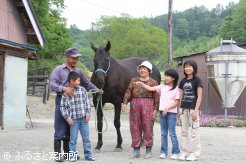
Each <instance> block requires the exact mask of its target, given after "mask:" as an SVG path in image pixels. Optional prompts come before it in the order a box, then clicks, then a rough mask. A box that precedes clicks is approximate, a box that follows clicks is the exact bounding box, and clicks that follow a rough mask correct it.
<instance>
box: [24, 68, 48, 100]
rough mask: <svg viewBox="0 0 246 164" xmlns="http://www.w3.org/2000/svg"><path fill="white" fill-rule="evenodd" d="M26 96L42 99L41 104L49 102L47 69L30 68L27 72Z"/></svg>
mask: <svg viewBox="0 0 246 164" xmlns="http://www.w3.org/2000/svg"><path fill="white" fill-rule="evenodd" d="M27 78H28V79H27V95H32V96H39V97H43V103H44V104H46V102H47V100H49V86H48V83H49V76H48V68H47V67H45V68H32V69H29V70H28V77H27Z"/></svg>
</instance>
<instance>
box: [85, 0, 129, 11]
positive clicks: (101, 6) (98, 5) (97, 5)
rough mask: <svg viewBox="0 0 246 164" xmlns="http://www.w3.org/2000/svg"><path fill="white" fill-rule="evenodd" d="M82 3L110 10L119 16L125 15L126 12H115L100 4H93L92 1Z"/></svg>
mask: <svg viewBox="0 0 246 164" xmlns="http://www.w3.org/2000/svg"><path fill="white" fill-rule="evenodd" d="M82 1H84V2H85V3H87V4H90V5H92V6H96V7H99V8H102V9H105V10H109V11H112V12H115V13H118V14H122V13H124V12H120V11H117V10H114V9H110V8H108V7H105V6H103V5H100V4H97V3H94V2H91V1H87V0H82Z"/></svg>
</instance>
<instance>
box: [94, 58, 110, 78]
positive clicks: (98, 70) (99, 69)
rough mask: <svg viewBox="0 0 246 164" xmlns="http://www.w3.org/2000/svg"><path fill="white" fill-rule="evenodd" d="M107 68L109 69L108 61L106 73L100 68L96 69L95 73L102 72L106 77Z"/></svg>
mask: <svg viewBox="0 0 246 164" xmlns="http://www.w3.org/2000/svg"><path fill="white" fill-rule="evenodd" d="M109 68H110V61H109V62H108V68H107V70H106V71H104V70H103V69H102V68H98V69H96V71H95V73H97V72H102V73H104V74H105V76H106V75H107V73H108V70H109Z"/></svg>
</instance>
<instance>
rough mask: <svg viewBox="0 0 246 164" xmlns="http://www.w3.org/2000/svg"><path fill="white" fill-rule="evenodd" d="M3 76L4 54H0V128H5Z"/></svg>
mask: <svg viewBox="0 0 246 164" xmlns="http://www.w3.org/2000/svg"><path fill="white" fill-rule="evenodd" d="M3 74H4V54H3V52H0V127H2V126H3Z"/></svg>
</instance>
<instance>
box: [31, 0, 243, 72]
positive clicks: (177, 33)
mask: <svg viewBox="0 0 246 164" xmlns="http://www.w3.org/2000/svg"><path fill="white" fill-rule="evenodd" d="M31 2H32V4H33V8H34V10H35V12H36V15H37V17H38V19H39V22H40V25H41V28H42V31H43V33H44V35H45V47H44V49H42V50H41V51H39V52H38V53H39V55H40V60H39V61H36V62H29V63H30V64H29V66H30V67H41V66H48V67H50V69H52V68H53V67H55V66H56V65H58V64H60V63H61V62H62V61H63V54H64V51H65V49H66V48H67V47H70V46H74V47H77V48H79V50H80V52H81V53H82V54H83V56H82V57H81V61H82V63H83V64H84V65H85V66H86V67H87V68H89V69H90V70H93V57H94V52H93V50H92V49H91V48H90V42H94V43H95V44H96V45H97V46H103V45H105V44H106V43H107V41H108V40H109V41H111V43H112V49H111V54H112V55H113V56H115V57H116V58H118V59H123V58H128V57H136V56H139V57H142V58H145V59H146V60H151V61H153V62H154V63H156V64H157V65H158V67H159V68H160V69H162V70H163V69H165V68H166V66H167V64H166V63H167V62H166V61H167V15H161V16H158V17H154V18H132V17H131V16H129V15H127V14H122V15H121V16H120V17H110V16H102V17H101V18H100V19H99V20H98V21H96V22H94V23H92V27H91V29H89V30H85V31H83V30H80V29H79V28H77V26H76V25H72V26H70V28H69V29H67V28H66V20H65V19H64V18H62V16H61V12H62V10H63V9H64V7H65V6H64V0H42V1H40V0H31ZM153 3H154V1H153ZM245 15H246V0H240V2H239V4H234V3H229V4H228V5H227V6H222V5H219V4H218V5H217V6H215V8H213V9H212V10H208V9H207V8H206V7H204V6H200V7H193V8H190V9H187V10H185V11H182V12H177V11H175V12H174V13H173V24H174V27H173V35H174V38H173V53H174V57H177V56H181V55H187V54H192V53H196V52H202V51H207V50H210V49H212V48H214V47H217V46H218V45H219V41H220V39H221V38H233V39H234V40H235V41H236V42H237V43H246V17H245ZM79 65H80V66H81V68H82V69H84V70H85V69H86V68H84V67H83V66H82V64H81V63H80V64H79Z"/></svg>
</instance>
